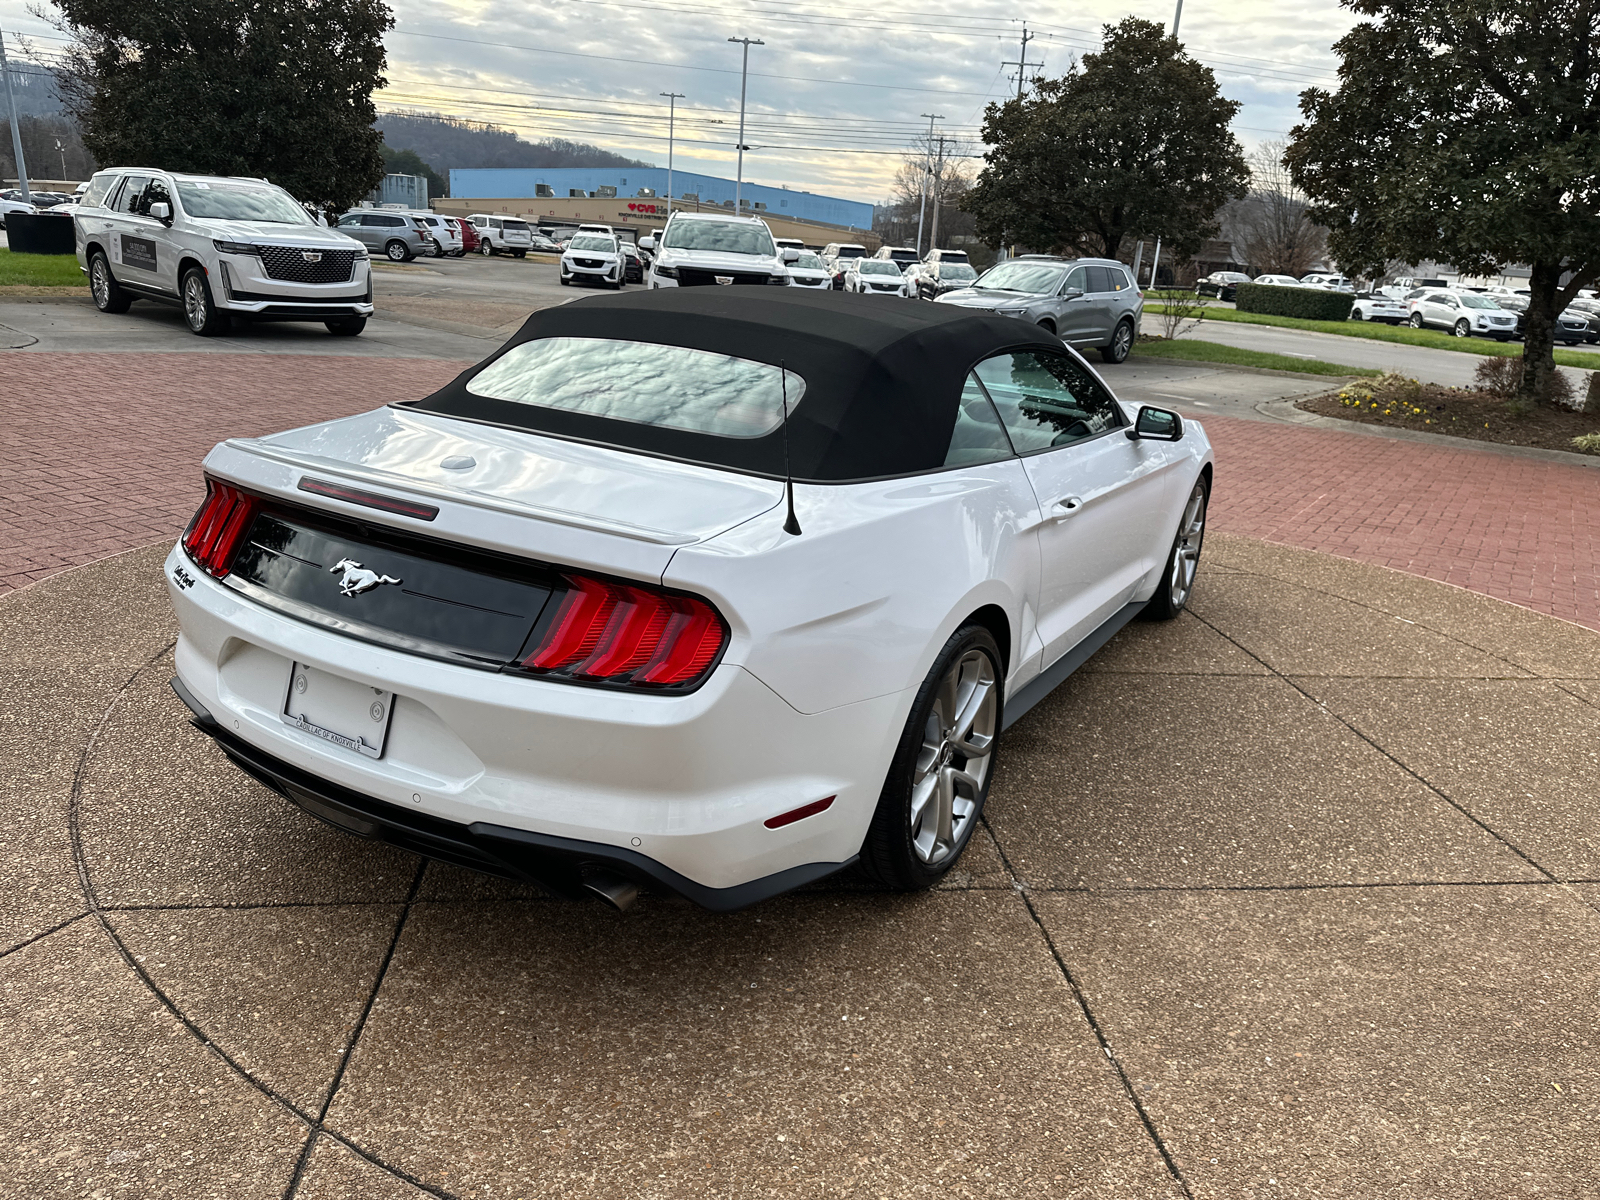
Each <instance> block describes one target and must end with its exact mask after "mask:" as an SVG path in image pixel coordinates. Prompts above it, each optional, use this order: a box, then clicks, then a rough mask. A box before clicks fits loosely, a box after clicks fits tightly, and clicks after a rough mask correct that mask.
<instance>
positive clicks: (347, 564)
mask: <svg viewBox="0 0 1600 1200" xmlns="http://www.w3.org/2000/svg"><path fill="white" fill-rule="evenodd" d="M335 571H343V572H344V574H343V575H342V576H340V578H339V594H340V595H341V596H359V595H360V594H361V593H362V592H369V591H371V590H372V589H373V588H375V587H377V586H378V585H379V584H380V583H399V582H400V581H399V580H398V579H396V578H395V577H394V576H393V575H379V574H378V573H377V572H376V571H369V570H368V569H367V568H366V567H363V566H362V565H361V564H360V563H358V562H357V561H356V560H355V559H353V558H341V559H340V560H339V561H338V562H336V563H334V564H333V566H331V567H329V568H328V574H330V575H331V574H333V573H334V572H335Z"/></svg>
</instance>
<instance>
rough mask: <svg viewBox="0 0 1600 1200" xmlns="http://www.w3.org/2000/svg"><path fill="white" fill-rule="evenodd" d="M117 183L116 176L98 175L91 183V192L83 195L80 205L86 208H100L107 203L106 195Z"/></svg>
mask: <svg viewBox="0 0 1600 1200" xmlns="http://www.w3.org/2000/svg"><path fill="white" fill-rule="evenodd" d="M116 182H117V177H116V176H115V175H96V176H95V177H94V178H93V179H91V180H90V181H89V190H88V191H86V192H84V193H83V199H82V200H81V201H80V203H81V204H82V205H83V207H84V208H99V207H100V206H101V205H102V204H104V203H105V199H106V193H107V192H109V191H110V190H111V185H112V184H114V183H116Z"/></svg>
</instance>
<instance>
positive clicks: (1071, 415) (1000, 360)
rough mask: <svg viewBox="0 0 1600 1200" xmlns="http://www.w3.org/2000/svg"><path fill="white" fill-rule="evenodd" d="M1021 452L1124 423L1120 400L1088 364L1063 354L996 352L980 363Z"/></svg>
mask: <svg viewBox="0 0 1600 1200" xmlns="http://www.w3.org/2000/svg"><path fill="white" fill-rule="evenodd" d="M976 374H977V376H978V378H979V379H980V380H982V381H983V386H984V388H985V389H987V391H988V393H989V395H990V397H991V398H992V399H993V400H994V404H995V407H996V408H997V409H999V410H1000V419H1001V421H1003V422H1004V423H1005V427H1006V432H1007V433H1009V434H1010V435H1011V444H1012V445H1014V446H1015V447H1016V448H1017V453H1018V454H1029V453H1032V452H1033V451H1037V450H1047V449H1049V448H1050V447H1052V446H1065V445H1068V444H1070V443H1072V442H1078V441H1082V440H1083V439H1084V438H1089V437H1094V436H1095V435H1096V434H1099V433H1104V432H1105V431H1106V430H1108V429H1115V428H1116V427H1117V426H1119V425H1122V424H1124V423H1125V422H1124V420H1123V416H1122V410H1121V409H1120V408H1118V407H1117V402H1116V401H1115V400H1113V399H1112V398H1111V396H1110V394H1109V393H1108V392H1107V391H1106V390H1105V388H1104V387H1103V386H1102V385H1101V383H1100V381H1099V380H1098V379H1096V378H1095V377H1094V375H1093V374H1091V373H1090V371H1089V370H1088V368H1087V367H1083V366H1080V365H1079V364H1078V363H1077V362H1076V361H1074V360H1073V359H1070V358H1068V357H1066V356H1065V355H1061V354H1045V353H1041V352H1036V351H1031V350H1029V351H1023V352H1019V353H1014V354H997V355H996V356H995V357H993V358H990V359H985V360H984V361H983V362H981V363H979V364H978V368H977V371H976Z"/></svg>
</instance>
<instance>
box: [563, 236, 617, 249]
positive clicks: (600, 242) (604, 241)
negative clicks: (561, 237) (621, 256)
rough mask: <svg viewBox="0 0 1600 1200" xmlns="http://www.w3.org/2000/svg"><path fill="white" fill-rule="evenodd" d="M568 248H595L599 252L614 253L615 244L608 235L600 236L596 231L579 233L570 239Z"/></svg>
mask: <svg viewBox="0 0 1600 1200" xmlns="http://www.w3.org/2000/svg"><path fill="white" fill-rule="evenodd" d="M567 249H568V250H596V251H599V252H600V253H601V254H615V253H616V252H617V244H616V243H615V242H614V241H612V240H611V239H610V238H608V237H601V236H600V235H599V234H598V233H580V234H579V235H578V236H577V237H575V238H573V239H572V244H571V245H569V246H568V247H567Z"/></svg>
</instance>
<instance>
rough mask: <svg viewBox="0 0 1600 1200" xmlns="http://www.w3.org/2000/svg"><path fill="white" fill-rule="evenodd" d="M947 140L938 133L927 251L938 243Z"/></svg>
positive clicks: (930, 250)
mask: <svg viewBox="0 0 1600 1200" xmlns="http://www.w3.org/2000/svg"><path fill="white" fill-rule="evenodd" d="M949 140H950V139H949V138H946V137H945V136H944V134H942V133H941V134H940V135H939V157H938V159H937V160H936V161H937V162H938V164H939V166H938V169H937V170H936V171H935V172H934V173H933V178H934V180H935V181H936V182H937V184H938V187H939V190H938V191H937V192H935V193H934V197H933V231H932V232H931V233H929V234H928V250H929V252H932V250H933V248H934V247H935V246H937V245H938V244H939V201H940V200H942V199H943V198H944V144H945V142H947V141H949Z"/></svg>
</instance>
